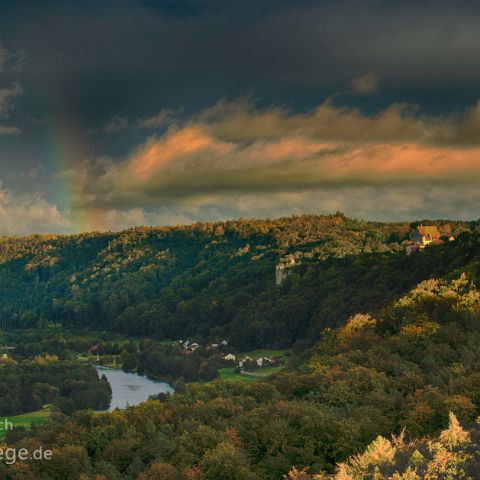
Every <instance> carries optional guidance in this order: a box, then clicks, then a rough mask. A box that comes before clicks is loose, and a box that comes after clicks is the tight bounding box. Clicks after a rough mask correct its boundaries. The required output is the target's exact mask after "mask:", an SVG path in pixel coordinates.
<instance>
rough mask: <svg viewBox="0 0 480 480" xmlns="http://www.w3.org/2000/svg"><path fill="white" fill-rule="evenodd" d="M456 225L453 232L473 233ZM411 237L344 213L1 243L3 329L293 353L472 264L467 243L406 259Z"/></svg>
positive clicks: (402, 227)
mask: <svg viewBox="0 0 480 480" xmlns="http://www.w3.org/2000/svg"><path fill="white" fill-rule="evenodd" d="M452 226H453V228H454V233H455V234H456V235H458V234H460V232H462V231H465V230H469V229H470V227H471V226H470V225H466V224H462V223H459V222H456V223H453V224H452ZM409 229H410V227H409V225H408V224H381V223H373V222H364V221H359V220H352V219H349V218H346V217H344V216H343V215H341V214H337V215H331V216H301V217H293V218H281V219H277V220H263V221H260V220H240V221H232V222H218V223H213V224H194V225H191V226H184V227H164V228H137V229H132V230H127V231H124V232H120V233H105V234H99V233H91V234H82V235H74V236H30V237H26V238H6V237H4V238H2V239H1V240H0V302H1V305H2V308H1V311H0V327H1V328H4V329H5V328H17V327H20V328H21V327H32V326H38V325H39V326H41V325H44V324H46V323H48V322H61V323H63V324H64V325H67V326H75V325H77V326H79V325H81V326H90V327H94V328H95V329H110V330H115V331H119V332H124V333H127V334H140V335H142V334H143V335H153V336H156V337H159V338H179V337H186V336H190V337H195V338H198V339H206V338H228V339H229V340H230V341H231V342H232V343H234V344H235V346H236V347H238V348H254V347H257V346H261V347H285V346H291V345H292V344H293V343H294V342H295V341H297V340H302V339H305V338H309V339H314V338H317V337H318V334H319V332H320V331H321V330H322V329H323V328H324V327H325V326H336V325H339V324H341V323H342V322H343V321H345V320H346V318H348V316H349V315H351V314H353V313H355V312H366V311H370V310H376V309H378V308H380V307H381V306H383V305H385V304H386V303H388V302H389V301H391V300H393V299H395V298H397V297H398V296H399V295H401V294H402V293H404V292H405V291H407V290H408V289H409V288H411V287H412V286H413V285H415V284H416V283H417V282H419V281H421V280H424V279H426V278H429V277H431V276H432V275H444V274H446V273H448V272H449V271H451V270H452V269H455V268H458V267H462V266H464V265H466V264H467V263H468V262H470V260H471V258H470V257H468V256H467V257H466V256H465V254H463V253H462V254H459V252H460V251H462V252H463V250H464V245H463V243H462V240H460V241H458V242H456V244H455V245H444V246H438V247H435V248H431V249H428V251H426V252H424V253H423V254H422V255H413V256H410V257H407V256H405V254H404V247H403V246H402V245H401V242H402V241H403V240H405V238H406V236H407V234H408V231H409ZM465 241H466V240H464V241H463V242H465ZM469 248H470V250H469V252H470V253H469V254H467V255H476V252H474V251H473V250H472V247H469ZM288 254H295V255H296V259H297V262H296V265H295V268H293V269H292V271H293V274H292V275H290V276H289V277H288V278H287V279H286V280H285V281H284V282H283V283H282V284H281V285H280V286H276V285H275V266H276V265H277V264H278V262H279V261H280V259H281V258H282V257H284V256H285V255H288Z"/></svg>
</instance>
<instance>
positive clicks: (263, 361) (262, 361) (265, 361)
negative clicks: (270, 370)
mask: <svg viewBox="0 0 480 480" xmlns="http://www.w3.org/2000/svg"><path fill="white" fill-rule="evenodd" d="M272 363H273V362H272V360H270V359H269V358H268V357H260V358H258V359H257V365H258V366H259V367H260V368H261V367H269V366H270V365H272Z"/></svg>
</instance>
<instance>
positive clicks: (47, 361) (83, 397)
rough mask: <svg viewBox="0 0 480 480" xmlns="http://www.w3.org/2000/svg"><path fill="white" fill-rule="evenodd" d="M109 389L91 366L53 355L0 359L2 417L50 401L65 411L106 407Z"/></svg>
mask: <svg viewBox="0 0 480 480" xmlns="http://www.w3.org/2000/svg"><path fill="white" fill-rule="evenodd" d="M111 396H112V390H111V388H110V384H109V383H108V380H107V379H106V377H105V376H102V377H101V378H98V375H97V372H96V370H95V368H93V367H92V366H90V365H81V364H78V363H76V362H65V361H63V362H62V361H58V358H56V357H54V356H46V357H38V358H37V359H35V360H32V361H23V362H21V363H16V362H15V361H13V360H7V361H4V362H3V363H0V414H1V415H2V416H4V417H8V416H12V415H18V414H21V413H25V412H32V411H35V410H39V409H40V408H42V407H43V406H44V405H45V404H52V405H54V406H55V407H57V409H59V410H60V411H62V412H63V413H65V414H71V413H73V412H74V411H76V410H80V409H85V408H92V409H107V408H108V407H109V405H110V400H111Z"/></svg>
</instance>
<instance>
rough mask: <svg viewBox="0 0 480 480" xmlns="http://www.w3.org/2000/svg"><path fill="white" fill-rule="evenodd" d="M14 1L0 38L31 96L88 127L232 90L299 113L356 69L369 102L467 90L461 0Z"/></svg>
mask: <svg viewBox="0 0 480 480" xmlns="http://www.w3.org/2000/svg"><path fill="white" fill-rule="evenodd" d="M26 4H27V5H28V2H27V3H24V2H22V5H21V6H20V4H19V5H18V7H15V6H14V4H12V3H10V2H9V3H8V5H10V6H9V14H8V15H0V28H1V30H2V31H3V32H4V37H5V39H8V41H9V44H10V43H11V44H12V45H13V46H14V48H18V49H23V50H25V51H26V52H27V54H28V57H29V67H28V68H29V70H28V72H27V73H26V77H27V78H28V80H29V81H30V82H31V83H32V87H33V88H35V87H36V88H37V89H38V90H37V91H40V92H41V95H42V96H45V97H46V98H45V101H46V102H47V103H48V102H50V104H54V105H56V106H57V108H63V109H64V110H65V111H66V113H67V114H68V113H71V112H73V113H75V114H76V115H77V116H80V117H81V118H82V120H83V121H85V122H86V123H89V124H92V123H95V122H97V123H100V124H102V123H105V122H106V121H107V120H108V119H109V118H111V117H112V116H113V115H115V114H118V115H126V114H129V115H130V114H136V115H148V114H154V113H155V112H156V111H158V110H159V109H161V108H163V107H170V108H177V107H179V106H181V107H184V108H185V110H186V112H189V111H190V112H193V111H195V110H198V109H200V108H203V107H205V106H206V105H209V104H212V103H214V102H215V101H216V100H217V99H218V98H221V97H227V98H235V97H238V96H241V95H252V96H254V97H257V98H260V99H263V100H264V101H265V102H267V103H271V102H275V103H281V104H287V105H289V106H292V107H293V108H301V109H304V108H306V107H308V106H309V105H311V104H312V103H318V101H319V100H321V99H323V98H325V97H326V96H328V95H330V94H332V93H335V92H337V91H339V90H342V89H344V88H345V87H348V85H349V84H350V81H351V80H352V79H353V78H356V77H359V76H361V75H364V74H365V73H367V72H373V73H374V74H375V75H377V76H378V78H379V80H380V83H381V85H382V89H381V92H380V93H379V94H378V95H377V96H376V98H375V99H370V100H369V102H370V104H371V105H373V106H375V104H377V105H378V106H380V105H385V104H388V103H390V102H391V100H392V99H394V100H398V99H400V97H401V100H402V101H415V102H416V103H420V104H422V105H424V107H426V108H430V109H436V110H441V109H442V108H448V109H451V107H452V105H460V106H462V107H463V106H465V105H466V104H471V103H473V102H474V100H476V97H477V96H478V91H477V87H476V85H477V84H478V81H479V80H480V62H478V53H477V51H478V48H477V46H478V43H479V41H480V16H479V15H477V14H478V11H479V8H478V7H477V6H475V5H474V4H473V3H465V2H450V3H446V2H438V1H437V2H422V3H421V4H419V2H392V1H389V2H386V1H385V2H378V1H377V2H373V1H365V2H353V1H351V2H340V3H339V2H333V1H323V2H322V1H320V2H319V1H305V0H304V1H298V0H297V1H291V0H279V1H276V2H273V1H261V0H257V1H248V0H247V1H238V0H237V1H232V0H230V1H229V0H224V1H218V0H216V1H213V0H208V1H207V0H203V1H202V0H188V1H181V0H176V1H173V0H168V1H167V0H157V1H155V0H148V1H145V0H144V1H138V2H135V1H131V0H130V1H127V0H117V1H115V2H113V1H104V2H90V1H87V2H81V3H80V2H72V1H66V2H65V1H63V2H52V1H50V2H42V3H41V7H40V6H39V5H38V2H37V5H35V4H34V3H33V2H32V3H31V4H30V5H31V7H30V9H31V13H30V14H28V13H27V12H28V11H29V8H28V7H25V5H26ZM1 8H2V7H0V9H1ZM1 13H2V12H1V11H0V14H1ZM32 15H33V16H34V17H35V19H36V21H35V22H32V21H31V18H32ZM12 48H13V47H12ZM49 86H50V91H49ZM349 101H355V100H354V99H353V100H352V99H349ZM371 108H372V107H371Z"/></svg>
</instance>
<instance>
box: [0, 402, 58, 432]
mask: <svg viewBox="0 0 480 480" xmlns="http://www.w3.org/2000/svg"><path fill="white" fill-rule="evenodd" d="M50 412H51V410H50V405H45V406H44V407H43V408H42V409H41V410H37V411H36V412H30V413H24V414H22V415H16V416H14V417H0V424H1V427H0V438H3V437H4V436H5V434H6V433H7V432H6V431H5V428H4V426H5V418H7V419H8V421H9V422H11V423H12V424H13V426H14V427H25V428H31V426H32V425H41V424H42V423H44V422H45V420H46V419H47V418H48V417H49V416H50Z"/></svg>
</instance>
